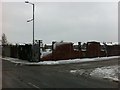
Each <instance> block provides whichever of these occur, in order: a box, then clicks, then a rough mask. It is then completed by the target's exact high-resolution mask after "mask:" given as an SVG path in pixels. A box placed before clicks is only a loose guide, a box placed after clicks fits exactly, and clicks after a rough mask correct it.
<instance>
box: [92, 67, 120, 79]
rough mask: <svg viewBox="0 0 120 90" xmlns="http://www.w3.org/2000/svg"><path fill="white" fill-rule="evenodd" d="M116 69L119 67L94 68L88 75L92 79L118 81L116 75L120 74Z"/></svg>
mask: <svg viewBox="0 0 120 90" xmlns="http://www.w3.org/2000/svg"><path fill="white" fill-rule="evenodd" d="M118 68H120V66H118V65H116V66H109V67H101V68H96V69H95V70H93V71H92V72H91V73H90V75H91V76H93V77H99V78H106V79H110V80H114V81H119V79H118V75H119V74H120V71H119V69H118Z"/></svg>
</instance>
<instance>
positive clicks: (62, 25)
mask: <svg viewBox="0 0 120 90" xmlns="http://www.w3.org/2000/svg"><path fill="white" fill-rule="evenodd" d="M31 18H32V5H30V4H25V3H24V2H4V3H3V4H2V27H3V29H2V30H3V32H4V33H5V34H6V36H7V39H8V41H9V42H11V43H32V22H30V23H27V22H26V21H27V20H29V19H31ZM35 39H42V40H43V42H44V43H47V44H50V43H51V42H52V41H54V40H55V41H61V40H63V41H71V42H74V43H76V42H78V41H81V42H87V41H90V40H97V41H100V42H117V41H118V3H117V2H35Z"/></svg>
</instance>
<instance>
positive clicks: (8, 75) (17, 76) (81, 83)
mask: <svg viewBox="0 0 120 90" xmlns="http://www.w3.org/2000/svg"><path fill="white" fill-rule="evenodd" d="M118 60H119V59H111V60H107V61H101V62H84V63H78V64H66V65H52V66H50V65H45V66H43V65H41V66H25V65H19V64H15V63H11V62H9V61H5V60H2V88H37V89H41V88H118V83H117V82H113V81H109V80H104V79H97V78H92V77H89V76H83V75H82V76H78V75H73V74H71V73H70V70H73V69H94V68H97V67H102V66H109V65H116V64H118ZM0 61H1V60H0Z"/></svg>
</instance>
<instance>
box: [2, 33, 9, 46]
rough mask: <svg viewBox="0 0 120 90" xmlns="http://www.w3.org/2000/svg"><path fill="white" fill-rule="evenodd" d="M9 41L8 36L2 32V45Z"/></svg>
mask: <svg viewBox="0 0 120 90" xmlns="http://www.w3.org/2000/svg"><path fill="white" fill-rule="evenodd" d="M7 43H8V42H7V37H6V35H5V34H4V33H3V34H2V45H6V44H7Z"/></svg>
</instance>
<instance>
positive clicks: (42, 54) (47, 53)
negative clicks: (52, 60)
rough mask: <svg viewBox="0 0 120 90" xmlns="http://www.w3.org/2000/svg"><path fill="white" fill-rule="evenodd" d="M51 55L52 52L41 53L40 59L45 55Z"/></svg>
mask: <svg viewBox="0 0 120 90" xmlns="http://www.w3.org/2000/svg"><path fill="white" fill-rule="evenodd" d="M51 53H52V51H48V52H42V53H41V58H42V57H45V56H47V55H49V54H51Z"/></svg>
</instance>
